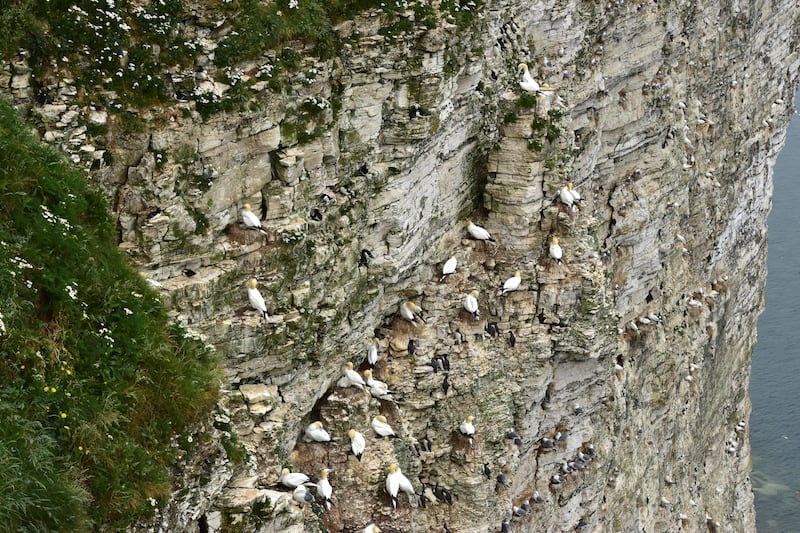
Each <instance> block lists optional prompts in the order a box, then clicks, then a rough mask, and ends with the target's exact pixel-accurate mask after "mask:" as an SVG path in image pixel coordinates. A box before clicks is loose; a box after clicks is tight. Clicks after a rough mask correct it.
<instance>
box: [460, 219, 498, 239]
mask: <svg viewBox="0 0 800 533" xmlns="http://www.w3.org/2000/svg"><path fill="white" fill-rule="evenodd" d="M467 233H469V235H470V237H472V238H473V239H477V240H479V241H491V242H495V240H494V239H493V238H492V236H491V235H490V234H489V232H488V231H487V230H486V228H482V227H480V226H478V225H477V224H473V223H472V221H471V220H467Z"/></svg>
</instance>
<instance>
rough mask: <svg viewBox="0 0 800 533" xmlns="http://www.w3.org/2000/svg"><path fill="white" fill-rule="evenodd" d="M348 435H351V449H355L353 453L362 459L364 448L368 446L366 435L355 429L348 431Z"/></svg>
mask: <svg viewBox="0 0 800 533" xmlns="http://www.w3.org/2000/svg"><path fill="white" fill-rule="evenodd" d="M347 436H348V437H350V449H351V450H353V455H355V456H356V459H358V460H359V461H360V460H361V455H363V453H364V449H365V448H366V447H367V443H366V441H365V440H364V435H362V434H361V433H360V432H358V431H356V430H355V429H351V430H350V431H348V432H347Z"/></svg>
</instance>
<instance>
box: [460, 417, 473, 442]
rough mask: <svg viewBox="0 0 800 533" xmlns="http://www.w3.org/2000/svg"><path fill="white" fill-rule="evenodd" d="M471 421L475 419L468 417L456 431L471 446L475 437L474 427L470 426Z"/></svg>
mask: <svg viewBox="0 0 800 533" xmlns="http://www.w3.org/2000/svg"><path fill="white" fill-rule="evenodd" d="M473 420H475V418H474V417H473V416H472V415H470V416H468V417H467V418H466V419H465V420H464V421H463V422H461V425H460V426H458V430H459V431H460V432H461V434H462V435H464V436H465V437H467V438H468V439H469V443H470V444H472V439H473V437H475V426H473V425H472V421H473Z"/></svg>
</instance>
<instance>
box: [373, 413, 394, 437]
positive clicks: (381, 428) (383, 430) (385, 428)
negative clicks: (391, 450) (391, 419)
mask: <svg viewBox="0 0 800 533" xmlns="http://www.w3.org/2000/svg"><path fill="white" fill-rule="evenodd" d="M370 425H371V426H372V430H373V431H374V432H375V434H376V435H378V436H379V437H397V435H396V434H395V432H394V430H393V429H392V426H390V425H389V423H388V422H387V421H386V417H385V416H383V415H378V416H376V417H375V418H373V419H372V423H371V424H370Z"/></svg>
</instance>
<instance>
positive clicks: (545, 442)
mask: <svg viewBox="0 0 800 533" xmlns="http://www.w3.org/2000/svg"><path fill="white" fill-rule="evenodd" d="M540 442H541V443H542V448H544V449H545V450H552V449H553V448H555V447H556V443H555V442H553V439H550V438H547V437H542V440H541V441H540Z"/></svg>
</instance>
